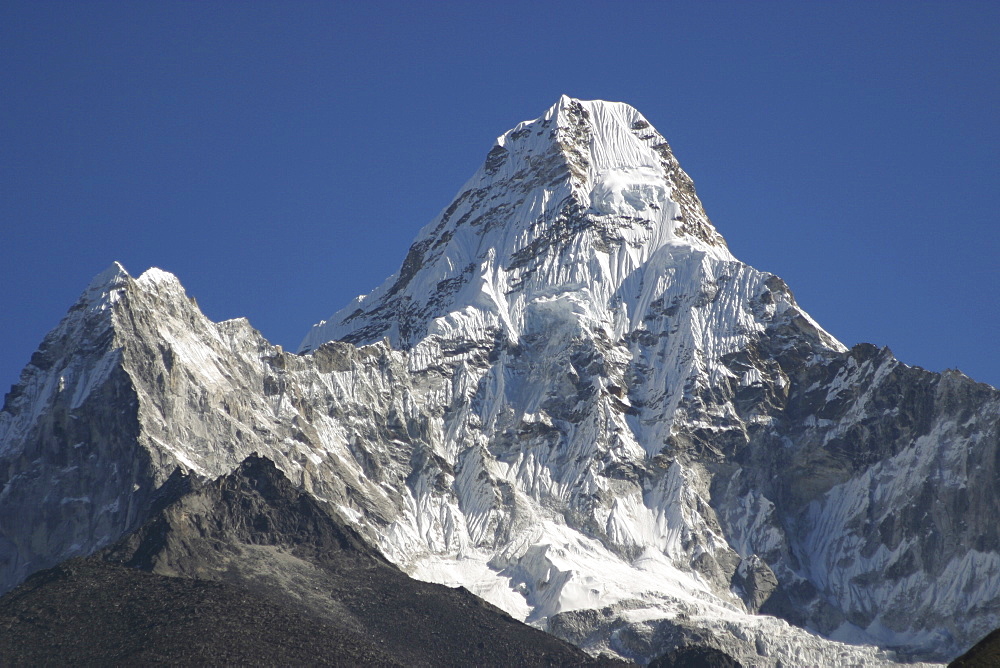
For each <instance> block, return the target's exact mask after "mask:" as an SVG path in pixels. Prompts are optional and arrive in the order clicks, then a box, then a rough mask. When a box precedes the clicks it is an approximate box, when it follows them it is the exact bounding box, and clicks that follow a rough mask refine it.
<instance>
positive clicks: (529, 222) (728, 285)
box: [0, 97, 1000, 666]
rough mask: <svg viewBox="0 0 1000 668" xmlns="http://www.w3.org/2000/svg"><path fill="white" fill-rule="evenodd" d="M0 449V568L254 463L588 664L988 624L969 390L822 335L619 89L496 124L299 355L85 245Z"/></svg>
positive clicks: (995, 420) (855, 645)
mask: <svg viewBox="0 0 1000 668" xmlns="http://www.w3.org/2000/svg"><path fill="white" fill-rule="evenodd" d="M0 444H2V445H0V480H3V481H5V482H4V487H3V489H2V491H0V534H2V536H0V572H2V581H0V582H2V587H3V589H9V588H10V587H12V586H14V585H15V584H17V583H18V582H20V581H21V580H23V579H24V578H25V577H26V576H27V575H29V574H30V573H32V572H34V571H37V570H39V569H43V568H47V567H50V566H53V565H54V564H56V563H59V562H60V561H62V560H64V559H66V558H68V557H72V556H76V555H81V554H89V553H92V552H93V551H95V550H98V549H100V548H103V547H105V546H107V545H110V544H112V543H114V542H116V541H117V540H119V539H120V538H121V537H122V536H123V535H125V534H126V533H128V532H130V531H133V530H135V529H137V528H138V527H139V526H141V525H142V524H144V523H145V522H146V521H147V520H148V519H149V517H151V515H152V513H153V512H154V509H155V508H156V507H157V504H158V503H160V501H159V498H160V496H161V495H162V491H161V490H162V489H163V487H164V485H165V484H167V482H168V480H169V479H170V477H171V475H172V474H173V472H174V471H175V469H177V468H178V467H180V468H181V469H182V470H183V471H184V472H186V474H188V475H191V476H193V477H195V478H199V479H214V478H217V477H219V476H224V475H226V474H228V473H229V472H231V471H233V470H235V469H236V468H237V467H238V466H239V465H240V462H242V461H243V460H244V459H245V458H246V457H248V456H249V455H250V454H251V453H254V452H256V453H260V454H261V455H262V456H265V457H267V458H268V459H270V460H271V461H273V462H274V463H275V465H276V466H277V467H278V468H279V469H280V470H281V471H282V472H284V474H285V475H286V476H288V478H289V479H290V480H291V481H292V482H293V483H294V484H295V485H296V486H297V487H299V488H300V489H302V490H303V491H304V492H306V493H307V494H309V495H312V496H313V497H315V498H316V499H317V500H319V501H321V502H323V503H326V504H329V505H330V506H332V507H333V508H335V509H336V512H338V513H339V514H340V516H342V517H343V518H345V519H346V520H347V521H348V522H350V523H351V525H352V527H353V529H354V530H356V531H357V532H358V534H359V535H360V536H361V537H362V538H363V540H365V541H367V542H368V543H369V544H371V545H373V546H376V547H377V548H378V550H379V551H380V552H381V553H382V554H384V555H385V556H386V557H387V558H388V559H389V560H390V561H392V562H393V563H395V564H396V565H398V566H399V567H400V568H402V569H403V570H404V571H406V572H407V573H409V574H410V575H413V576H415V577H417V578H419V579H422V580H427V581H432V582H438V583H442V584H448V585H453V586H454V585H462V586H464V587H465V588H466V589H468V590H469V591H471V592H473V593H474V594H476V595H478V596H480V597H482V598H484V599H486V600H487V601H489V602H490V603H492V604H494V605H496V606H497V607H499V608H501V609H503V610H505V611H507V612H508V613H510V614H511V615H512V616H514V617H515V618H518V619H523V620H526V621H527V622H529V623H530V624H532V625H535V626H538V627H540V628H543V629H545V630H547V631H549V632H550V633H553V634H555V635H557V636H559V637H561V638H563V639H565V640H569V641H570V642H572V643H574V644H576V645H578V646H580V647H582V648H584V649H586V650H587V651H589V652H591V653H599V652H612V653H616V654H618V655H620V656H622V657H625V658H629V659H634V660H638V661H641V662H648V661H649V660H651V659H653V658H654V657H658V656H660V655H663V654H665V653H667V652H669V651H672V650H675V649H683V648H685V647H687V646H690V645H699V646H707V647H710V648H715V649H719V650H722V651H724V652H725V653H727V654H728V655H730V656H731V657H732V658H734V659H735V660H736V661H738V662H740V663H743V664H745V665H755V666H773V665H778V664H779V663H780V664H783V665H851V664H864V665H879V664H891V663H893V662H894V661H897V660H898V661H906V660H913V659H923V660H932V661H942V660H947V659H949V658H952V657H954V656H956V655H958V654H959V653H961V652H962V651H964V650H965V649H967V648H968V647H970V646H971V645H972V644H973V643H974V642H975V641H976V640H978V639H979V638H980V637H982V636H983V635H985V634H986V632H988V631H989V630H991V629H992V628H995V627H996V626H998V625H1000V568H998V566H1000V552H998V550H1000V540H998V539H1000V536H998V527H997V526H996V524H995V523H994V522H992V521H991V519H990V518H992V517H996V516H997V511H998V510H1000V508H998V505H1000V497H998V494H997V492H996V490H995V487H994V485H993V484H992V483H993V481H994V480H995V479H996V473H997V464H998V450H1000V448H998V444H1000V393H998V392H997V390H995V389H994V388H991V387H989V386H986V385H982V384H978V383H975V382H974V381H972V380H970V379H968V378H966V377H965V376H963V375H962V374H960V373H958V372H953V371H949V372H945V373H943V374H935V373H930V372H927V371H924V370H922V369H920V368H918V367H910V366H907V365H905V364H903V363H901V362H899V361H898V360H896V359H895V358H894V356H893V355H892V353H891V352H890V351H889V350H888V349H882V350H879V349H877V348H875V347H874V346H870V345H866V344H861V345H857V346H854V347H853V348H850V349H848V348H847V347H845V346H844V345H842V344H841V343H840V342H838V341H837V340H836V339H834V338H833V337H832V336H830V335H829V334H828V333H827V332H825V331H824V330H823V329H822V328H821V327H820V326H819V325H818V324H817V323H816V322H815V321H814V320H812V318H810V317H809V316H808V314H806V313H805V312H804V311H803V310H802V309H801V308H800V307H799V306H798V304H797V303H796V301H795V299H794V297H793V295H792V293H791V291H790V290H789V288H788V286H787V285H785V283H784V282H783V281H782V280H781V279H780V278H778V277H776V276H774V275H772V274H768V273H766V272H761V271H758V270H756V269H754V268H752V267H749V266H747V265H745V264H743V263H741V262H740V261H738V260H737V259H736V258H735V257H734V256H733V255H732V253H731V252H730V251H729V249H728V248H727V246H726V244H725V241H724V240H723V239H722V237H721V236H720V235H719V234H718V232H717V231H716V230H715V228H714V227H713V226H712V224H711V222H710V221H709V219H708V218H707V216H706V215H705V213H704V210H703V208H702V205H701V203H700V201H699V200H698V197H697V195H696V193H695V190H694V186H693V184H692V182H691V180H690V178H689V177H688V176H687V175H686V174H685V173H684V172H683V170H681V168H680V166H679V164H678V163H677V161H676V159H675V157H674V155H673V152H672V150H671V149H670V146H669V145H668V143H667V142H666V140H665V139H664V138H663V137H662V136H661V135H660V134H659V133H658V132H656V130H654V129H653V128H652V126H651V125H650V124H649V123H648V121H646V120H645V118H643V117H642V115H641V114H639V112H637V111H636V110H635V109H633V108H631V107H629V106H628V105H625V104H620V103H608V102H587V101H580V100H574V99H571V98H566V97H564V98H562V99H560V100H559V102H558V103H557V104H556V105H554V106H553V107H552V108H551V109H550V110H548V112H546V114H545V115H543V116H542V117H541V118H539V119H537V120H535V121H530V122H525V123H522V124H520V125H518V126H517V127H515V128H514V129H512V130H511V131H509V132H507V133H505V134H504V135H502V136H501V137H500V138H499V139H498V140H497V142H496V144H495V146H494V147H493V148H492V149H491V150H490V151H489V153H488V155H487V157H486V160H485V163H484V165H483V166H482V167H481V168H480V169H479V171H478V172H477V173H476V174H474V175H473V176H472V178H471V179H470V180H469V181H468V182H467V183H466V185H465V186H464V187H463V188H462V189H461V190H460V191H459V194H458V195H457V197H456V198H455V200H454V201H453V202H452V203H451V205H449V206H448V207H447V208H445V209H444V210H443V211H442V212H441V214H440V215H439V216H438V217H437V218H436V219H434V220H432V221H431V222H430V223H429V224H428V225H427V226H426V227H425V228H424V229H423V230H422V231H421V232H420V233H419V235H418V236H417V239H416V240H415V242H414V243H413V245H412V246H411V248H410V251H409V253H408V254H407V256H406V258H405V259H404V261H403V264H402V266H401V268H400V270H399V272H397V273H396V274H395V275H393V276H391V277H390V278H389V279H387V280H386V281H385V283H383V284H382V285H381V286H380V287H378V288H377V289H376V290H375V291H374V292H372V293H371V294H370V295H367V296H365V297H359V298H358V299H357V300H355V302H354V303H352V304H350V305H348V306H347V307H345V308H343V309H341V310H339V311H337V312H336V313H335V314H334V315H333V316H332V317H331V318H330V319H329V320H328V321H325V322H322V323H320V324H318V325H316V326H315V327H313V328H312V329H311V330H310V331H309V332H308V334H307V335H306V337H305V339H304V341H303V344H302V348H301V350H300V352H299V353H298V354H292V353H289V352H286V351H284V350H282V349H281V348H280V347H278V346H272V345H271V344H269V343H268V342H267V341H266V340H265V339H264V338H263V337H262V336H261V335H260V334H259V333H258V332H256V331H255V330H253V328H252V327H250V325H249V324H248V323H247V322H246V321H245V320H234V321H227V322H222V323H213V322H211V321H209V320H208V319H207V318H205V317H204V316H203V315H202V314H201V313H200V311H199V310H198V308H197V305H196V304H195V303H194V302H193V300H192V299H190V298H189V297H188V296H187V295H186V294H185V292H184V290H183V288H182V287H181V285H180V283H179V282H178V281H177V279H176V278H174V277H173V276H171V275H169V274H167V273H165V272H162V271H160V270H157V269H151V270H149V271H147V272H145V273H144V274H143V275H141V276H140V277H139V278H137V279H136V278H132V277H130V276H129V275H128V274H127V273H126V272H125V270H124V269H123V268H122V267H120V266H119V265H114V266H112V267H111V268H110V269H109V270H108V271H106V272H105V273H103V274H102V275H100V276H99V277H98V278H97V279H95V281H94V282H93V283H92V285H91V286H90V287H89V288H88V290H87V291H86V292H85V293H84V295H83V296H82V297H81V299H80V301H79V302H78V303H77V304H76V305H75V306H74V307H73V308H72V309H71V310H70V313H69V314H68V315H67V316H66V318H65V319H64V320H63V322H62V323H61V324H60V325H59V327H57V328H56V329H55V330H54V331H53V332H52V333H51V334H49V335H48V336H47V337H46V339H45V341H44V342H43V343H42V346H41V347H40V349H39V351H38V352H37V353H35V355H34V356H33V357H32V361H31V363H30V364H29V365H28V367H27V368H26V369H25V371H24V372H23V373H22V376H21V381H20V383H19V384H18V385H17V386H16V387H15V388H14V389H13V390H12V392H11V393H10V394H9V395H8V396H7V399H6V402H5V407H4V410H3V412H2V413H0Z"/></svg>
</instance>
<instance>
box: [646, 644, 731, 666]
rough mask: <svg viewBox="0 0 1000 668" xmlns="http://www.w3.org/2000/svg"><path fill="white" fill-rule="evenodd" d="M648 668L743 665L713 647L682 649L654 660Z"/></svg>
mask: <svg viewBox="0 0 1000 668" xmlns="http://www.w3.org/2000/svg"><path fill="white" fill-rule="evenodd" d="M649 668H743V664H742V663H740V662H739V661H737V660H736V659H734V658H733V657H731V656H729V655H728V654H726V653H725V652H723V651H722V650H718V649H715V648H714V647H682V648H679V649H675V650H673V651H671V652H667V653H666V654H664V655H663V656H661V657H658V658H656V659H654V660H653V661H652V662H651V663H650V664H649Z"/></svg>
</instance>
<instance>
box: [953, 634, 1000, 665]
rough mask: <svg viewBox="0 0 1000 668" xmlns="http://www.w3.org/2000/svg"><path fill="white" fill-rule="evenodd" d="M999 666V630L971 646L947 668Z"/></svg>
mask: <svg viewBox="0 0 1000 668" xmlns="http://www.w3.org/2000/svg"><path fill="white" fill-rule="evenodd" d="M996 666H1000V629H997V630H996V631H993V632H992V633H990V634H989V635H988V636H986V637H985V638H983V639H982V640H980V641H979V642H977V643H976V644H975V645H973V646H972V649H970V650H969V651H968V652H966V653H965V654H963V655H962V656H960V657H958V658H957V659H955V660H954V661H952V662H951V663H949V664H948V668H996Z"/></svg>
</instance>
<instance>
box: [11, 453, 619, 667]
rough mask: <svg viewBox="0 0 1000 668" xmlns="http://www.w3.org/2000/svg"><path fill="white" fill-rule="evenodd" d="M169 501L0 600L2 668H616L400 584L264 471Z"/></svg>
mask: <svg viewBox="0 0 1000 668" xmlns="http://www.w3.org/2000/svg"><path fill="white" fill-rule="evenodd" d="M164 490H165V495H167V494H169V495H170V496H172V497H173V498H172V499H166V498H164V500H163V502H162V503H161V504H160V505H161V506H162V507H161V508H160V509H159V510H158V512H155V513H154V515H153V517H152V519H151V520H150V521H148V522H147V523H146V524H144V525H143V526H142V527H140V528H139V530H137V531H136V532H134V533H132V534H130V535H129V536H127V537H125V538H124V539H123V540H121V541H120V542H118V543H117V544H115V545H113V546H111V547H109V548H107V549H105V550H103V551H102V552H100V553H98V554H96V555H94V556H92V557H89V558H87V559H73V560H70V561H67V562H65V563H63V564H61V565H60V566H57V567H55V568H53V569H49V570H47V571H42V572H41V573H38V574H36V575H35V576H33V577H32V578H30V579H29V580H28V581H27V582H26V583H24V584H23V585H21V586H20V587H18V588H17V589H15V590H14V591H13V592H11V593H9V594H8V595H7V596H5V597H4V598H3V599H0V624H2V626H3V628H4V629H5V631H4V633H2V634H0V659H3V662H5V663H7V662H12V663H25V664H40V663H63V662H66V661H72V662H73V663H74V664H80V665H107V664H109V663H116V662H128V663H144V664H145V663H152V664H166V663H182V664H215V665H219V664H233V663H238V664H239V663H249V664H254V665H261V664H269V665H281V664H285V665H287V664H289V663H291V664H317V665H343V666H348V665H373V666H397V665H398V666H467V665H498V666H499V665H525V666H583V665H617V664H616V663H615V662H610V661H608V662H603V663H602V662H600V661H597V660H594V659H592V658H591V657H589V656H587V655H586V654H584V653H583V652H582V651H580V650H578V649H576V648H574V647H572V646H571V645H568V644H566V643H564V642H562V641H559V640H557V639H556V638H554V637H552V636H549V635H548V634H546V633H543V632H541V631H538V630H536V629H533V628H531V627H528V626H525V625H524V624H521V623H520V622H517V621H515V620H513V619H511V618H510V617H509V616H507V615H506V614H505V613H504V612H502V611H500V610H498V609H496V608H494V607H493V606H491V605H490V604H488V603H486V602H484V601H482V600H481V599H479V598H477V597H475V596H473V595H472V594H470V593H469V592H467V591H465V590H461V589H449V588H447V587H443V586H441V585H435V584H430V583H425V582H419V581H416V580H413V579H411V578H409V577H408V576H406V575H405V574H403V573H402V572H401V571H399V570H398V569H397V568H396V567H395V566H393V565H391V564H390V563H389V562H387V561H386V560H385V559H383V558H382V556H381V555H379V554H378V553H377V552H376V551H375V550H373V549H372V548H371V547H369V546H368V545H367V543H365V542H364V540H362V539H361V537H360V536H359V535H358V534H357V533H355V532H354V531H353V530H351V529H350V528H348V527H346V526H344V525H343V524H342V523H341V522H340V521H339V520H338V519H337V518H336V517H335V516H334V515H332V514H331V513H330V511H329V510H327V509H326V508H325V507H323V506H322V505H321V504H319V503H318V502H317V501H315V500H314V499H313V498H312V497H310V496H309V495H307V494H305V493H304V492H302V491H301V490H299V489H297V488H295V487H294V486H293V485H292V484H291V483H290V482H289V481H288V479H287V478H285V477H284V475H282V474H281V472H279V471H278V470H277V469H276V468H275V467H274V464H272V463H271V462H270V461H268V460H266V459H262V458H259V457H256V456H252V457H250V458H249V459H247V460H246V461H245V462H243V463H242V464H241V465H240V466H239V468H238V469H237V470H236V471H234V472H233V473H232V474H230V475H228V476H224V477H222V478H219V479H217V480H215V481H213V482H210V483H199V482H197V481H195V480H193V479H191V478H187V477H184V476H180V475H178V476H175V477H173V478H171V480H170V481H169V482H168V483H167V484H166V485H165V486H164ZM144 571H145V572H144Z"/></svg>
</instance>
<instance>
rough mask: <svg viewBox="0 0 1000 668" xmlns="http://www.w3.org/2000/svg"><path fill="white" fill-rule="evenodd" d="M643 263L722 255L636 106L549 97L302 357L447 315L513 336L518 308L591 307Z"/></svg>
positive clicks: (422, 327) (317, 332)
mask: <svg viewBox="0 0 1000 668" xmlns="http://www.w3.org/2000/svg"><path fill="white" fill-rule="evenodd" d="M654 256H659V257H660V258H661V261H660V262H659V263H657V266H658V267H659V268H661V269H662V268H664V267H662V266H660V265H661V264H662V262H663V261H665V262H667V264H671V263H677V262H680V263H682V264H684V265H685V266H689V267H692V268H694V267H696V266H697V265H698V264H699V263H700V262H701V258H711V259H713V260H716V261H723V262H728V261H733V260H734V258H733V257H732V255H730V253H729V251H728V249H727V248H726V245H725V242H724V241H723V239H722V237H721V236H720V235H719V234H718V232H716V230H715V228H714V227H712V224H711V223H710V222H709V220H708V218H707V216H706V215H705V212H704V210H703V208H702V206H701V202H700V201H699V200H698V198H697V196H696V195H695V192H694V186H693V184H692V182H691V179H690V178H689V177H688V176H687V174H685V173H684V171H683V170H682V169H681V168H680V165H679V164H678V163H677V161H676V159H675V158H674V156H673V153H672V151H671V150H670V146H669V145H668V144H667V142H666V140H665V139H664V138H663V136H662V135H660V134H659V133H658V132H656V130H655V129H654V128H653V127H652V126H651V125H650V124H649V122H648V121H646V120H645V118H643V116H642V115H641V114H640V113H639V112H638V111H636V110H635V109H634V108H632V107H630V106H629V105H627V104H624V103H619V102H603V101H582V100H576V99H573V98H570V97H566V96H563V97H562V98H560V100H559V101H558V102H557V103H556V104H555V105H553V106H552V107H551V108H550V109H549V110H548V111H547V112H546V113H545V114H543V115H542V116H541V117H539V118H538V119H535V120H533V121H525V122H523V123H520V124H519V125H517V126H516V127H515V128H513V129H512V130H510V131H508V132H506V133H504V134H503V135H501V136H500V137H499V138H498V139H497V142H496V144H495V145H494V146H493V148H492V149H491V150H490V152H489V153H488V155H487V157H486V160H485V162H484V164H483V165H482V167H481V168H480V169H479V170H478V171H477V172H476V174H474V175H473V177H472V178H471V179H470V180H469V181H468V182H467V183H466V184H465V186H464V187H463V188H462V190H461V191H460V192H459V194H458V195H457V197H456V198H455V200H454V201H453V202H452V203H451V205H450V206H448V207H447V208H446V209H445V210H444V211H442V212H441V214H440V215H439V216H438V217H437V218H435V219H434V220H433V221H431V222H430V223H429V224H428V225H427V226H425V227H424V228H423V230H421V232H420V234H419V235H418V236H417V239H416V241H415V242H414V243H413V245H412V246H411V248H410V251H409V253H408V254H407V257H406V258H405V260H404V261H403V265H402V267H401V268H400V270H399V271H398V272H397V273H396V274H394V275H393V276H391V277H389V278H388V279H387V280H386V282H385V283H383V284H382V285H381V286H380V287H379V288H377V289H376V290H375V291H373V292H372V293H371V294H369V295H366V296H363V297H359V298H358V299H356V300H355V302H354V303H352V304H350V305H348V306H347V307H346V308H344V309H342V310H341V311H339V312H338V313H336V314H334V316H333V317H332V318H331V319H330V320H329V321H325V322H322V323H320V324H319V325H317V326H316V327H314V328H313V330H312V331H311V332H310V333H309V335H308V336H307V337H306V339H305V340H304V341H303V343H302V350H312V349H315V348H316V347H317V346H319V345H320V344H322V343H323V342H325V341H330V340H335V339H346V340H349V341H352V342H355V343H369V342H372V341H376V340H379V339H381V338H382V337H386V336H387V337H388V338H389V339H390V341H391V343H392V344H393V345H394V346H395V347H400V348H410V347H412V346H413V345H415V343H416V342H417V341H419V340H420V339H422V338H423V337H424V336H426V335H427V334H428V333H429V332H430V331H433V330H435V321H437V320H439V319H441V318H445V319H448V318H451V319H452V320H454V318H453V317H452V316H453V315H455V314H464V315H461V316H459V318H460V319H465V320H470V319H471V320H472V321H475V323H476V325H475V326H476V327H478V328H480V329H489V328H492V327H499V328H501V329H502V330H504V334H505V336H506V337H507V338H508V339H510V340H517V339H518V338H519V336H520V334H521V332H522V331H523V329H524V327H525V326H526V323H525V319H524V314H525V308H526V307H527V305H528V304H530V303H532V302H533V301H535V300H537V299H539V298H546V299H548V298H552V297H553V296H555V295H568V294H569V293H579V294H584V293H586V294H588V295H589V297H587V299H586V300H585V301H588V302H589V303H591V304H592V305H593V306H595V307H596V308H598V309H599V310H600V309H605V308H607V307H609V305H610V304H611V303H612V302H615V301H616V300H617V301H621V300H622V299H625V298H627V295H624V294H621V290H622V288H623V287H624V285H625V282H626V281H627V280H628V279H629V277H635V278H637V277H638V274H637V272H639V270H640V269H641V268H642V267H643V266H645V265H646V264H647V263H648V262H649V261H650V260H651V258H653V257H654ZM640 273H641V272H640ZM627 291H628V292H630V293H631V292H634V291H632V290H630V289H629V290H627ZM633 296H634V295H633ZM470 309H471V310H470ZM633 311H634V309H633ZM455 326H456V325H455V324H454V323H449V322H444V321H441V322H438V323H437V326H436V327H437V329H438V330H440V331H441V332H442V333H444V334H446V333H448V332H450V331H452V330H454V328H455Z"/></svg>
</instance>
